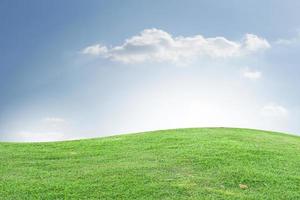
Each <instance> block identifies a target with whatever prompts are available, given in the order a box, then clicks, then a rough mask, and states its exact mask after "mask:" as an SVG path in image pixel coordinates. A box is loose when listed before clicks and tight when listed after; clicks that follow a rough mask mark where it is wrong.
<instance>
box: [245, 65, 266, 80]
mask: <svg viewBox="0 0 300 200" xmlns="http://www.w3.org/2000/svg"><path fill="white" fill-rule="evenodd" d="M242 76H243V77H245V78H247V79H251V80H257V79H260V78H261V76H262V72H260V71H258V70H253V69H250V68H249V67H247V68H245V69H244V70H243V71H242Z"/></svg>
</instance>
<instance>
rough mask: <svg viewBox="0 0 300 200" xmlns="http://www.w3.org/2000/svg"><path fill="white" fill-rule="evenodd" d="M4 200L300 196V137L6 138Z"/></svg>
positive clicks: (219, 132) (229, 132) (0, 176)
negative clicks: (24, 140)
mask: <svg viewBox="0 0 300 200" xmlns="http://www.w3.org/2000/svg"><path fill="white" fill-rule="evenodd" d="M239 184H244V185H247V187H248V188H246V189H241V188H240V186H239ZM0 199H5V200H6V199H12V200H17V199H22V200H25V199H139V200H140V199H264V200H266V199H284V200H286V199H300V137H297V136H290V135H285V134H279V133H272V132H266V131H258V130H248V129H228V128H203V129H178V130H165V131H155V132H148V133H141V134H131V135H122V136H114V137H106V138H100V139H89V140H78V141H67V142H53V143H0Z"/></svg>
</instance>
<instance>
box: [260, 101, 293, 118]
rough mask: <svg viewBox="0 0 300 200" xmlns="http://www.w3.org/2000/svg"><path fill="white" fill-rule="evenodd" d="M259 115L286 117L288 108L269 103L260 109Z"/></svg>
mask: <svg viewBox="0 0 300 200" xmlns="http://www.w3.org/2000/svg"><path fill="white" fill-rule="evenodd" d="M261 115H262V116H264V117H276V118H277V117H286V116H287V115H288V110H287V109H286V108H285V107H283V106H281V105H278V104H276V103H269V104H268V105H265V106H264V107H263V108H262V109H261Z"/></svg>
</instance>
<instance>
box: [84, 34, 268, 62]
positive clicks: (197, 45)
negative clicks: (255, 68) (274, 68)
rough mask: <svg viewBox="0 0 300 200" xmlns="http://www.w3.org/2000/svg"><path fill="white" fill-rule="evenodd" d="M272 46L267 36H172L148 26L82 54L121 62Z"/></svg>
mask: <svg viewBox="0 0 300 200" xmlns="http://www.w3.org/2000/svg"><path fill="white" fill-rule="evenodd" d="M267 48H270V44H269V43H268V41H267V40H266V39H263V38H260V37H258V36H256V35H253V34H246V35H245V37H244V38H243V39H242V40H241V41H230V40H228V39H226V38H224V37H212V38H205V37H204V36H202V35H194V36H191V37H183V36H179V37H173V36H172V35H171V34H169V33H167V32H165V31H163V30H159V29H145V30H143V31H142V32H141V33H140V34H139V35H136V36H133V37H131V38H129V39H126V40H125V42H124V43H123V44H121V45H119V46H113V47H106V46H103V45H101V44H95V45H92V46H88V47H86V48H85V49H83V50H82V53H83V54H90V55H98V56H102V57H104V58H108V59H110V60H113V61H119V62H122V63H141V62H146V61H155V62H165V61H166V62H172V63H186V62H190V61H191V60H194V59H200V58H230V57H239V56H245V55H248V54H253V53H254V52H258V51H261V50H265V49H267Z"/></svg>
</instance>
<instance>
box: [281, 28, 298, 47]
mask: <svg viewBox="0 0 300 200" xmlns="http://www.w3.org/2000/svg"><path fill="white" fill-rule="evenodd" d="M299 43H300V31H299V32H298V34H297V35H296V36H294V37H291V38H280V39H278V40H277V41H275V44H278V45H285V46H289V45H293V44H299Z"/></svg>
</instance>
